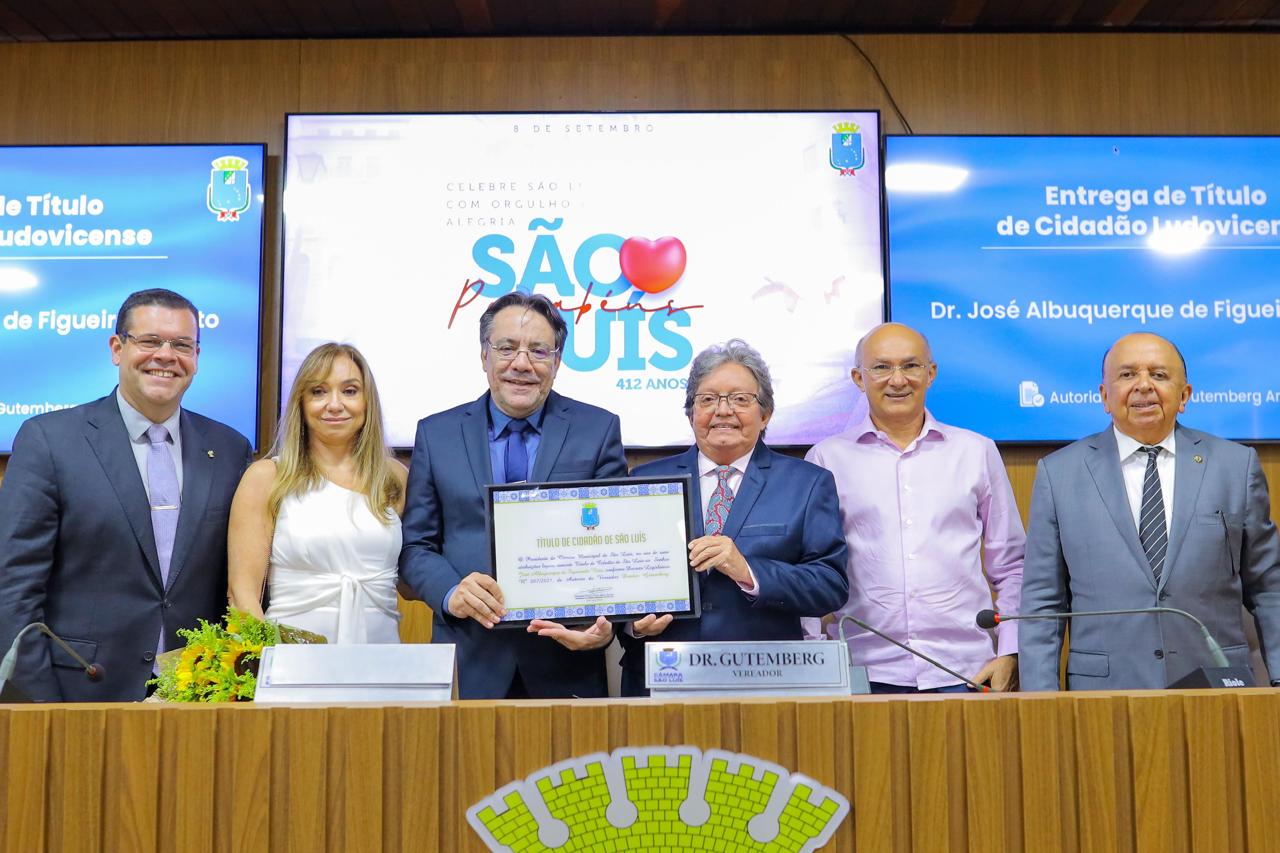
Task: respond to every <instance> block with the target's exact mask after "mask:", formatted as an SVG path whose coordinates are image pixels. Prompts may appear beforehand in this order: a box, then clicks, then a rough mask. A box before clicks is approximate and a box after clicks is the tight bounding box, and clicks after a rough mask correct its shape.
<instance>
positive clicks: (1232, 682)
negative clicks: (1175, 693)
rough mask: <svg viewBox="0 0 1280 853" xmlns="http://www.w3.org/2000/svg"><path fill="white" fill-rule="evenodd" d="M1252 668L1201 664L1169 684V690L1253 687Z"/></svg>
mask: <svg viewBox="0 0 1280 853" xmlns="http://www.w3.org/2000/svg"><path fill="white" fill-rule="evenodd" d="M1253 686H1254V683H1253V670H1251V669H1249V667H1247V666H1201V667H1196V668H1195V669H1193V670H1191V672H1188V673H1187V674H1186V675H1184V676H1182V678H1179V679H1178V680H1177V681H1175V682H1173V683H1172V684H1170V685H1169V689H1170V690H1201V689H1205V688H1215V689H1221V688H1223V687H1228V688H1230V687H1253Z"/></svg>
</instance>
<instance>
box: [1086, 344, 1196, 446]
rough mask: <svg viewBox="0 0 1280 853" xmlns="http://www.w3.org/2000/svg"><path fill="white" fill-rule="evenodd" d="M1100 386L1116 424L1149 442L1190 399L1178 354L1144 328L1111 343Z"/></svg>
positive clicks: (1160, 436)
mask: <svg viewBox="0 0 1280 853" xmlns="http://www.w3.org/2000/svg"><path fill="white" fill-rule="evenodd" d="M1099 390H1100V391H1101V392H1102V408H1103V409H1105V410H1106V412H1107V414H1109V415H1111V421H1112V423H1114V424H1115V427H1116V429H1118V430H1120V432H1122V433H1124V434H1125V435H1127V436H1129V437H1130V438H1132V439H1134V440H1135V441H1138V442H1140V443H1142V444H1148V445H1150V444H1157V443H1159V442H1161V441H1163V440H1164V439H1165V438H1166V437H1167V436H1168V435H1169V433H1170V432H1172V431H1173V428H1174V425H1175V424H1176V423H1177V419H1178V415H1179V414H1181V413H1182V412H1183V411H1185V410H1186V405H1187V401H1188V400H1189V399H1191V386H1190V385H1188V384H1187V368H1186V363H1185V362H1184V361H1183V360H1182V353H1180V352H1178V348H1177V347H1175V346H1174V345H1173V343H1172V342H1171V341H1168V340H1166V339H1165V338H1162V337H1160V336H1159V335H1153V334H1150V333H1148V332H1138V333H1136V334H1132V335H1125V336H1124V337H1123V338H1121V339H1120V340H1118V341H1116V342H1115V343H1114V344H1112V345H1111V349H1109V350H1107V354H1106V356H1105V357H1104V358H1103V360H1102V385H1101V386H1100V387H1099Z"/></svg>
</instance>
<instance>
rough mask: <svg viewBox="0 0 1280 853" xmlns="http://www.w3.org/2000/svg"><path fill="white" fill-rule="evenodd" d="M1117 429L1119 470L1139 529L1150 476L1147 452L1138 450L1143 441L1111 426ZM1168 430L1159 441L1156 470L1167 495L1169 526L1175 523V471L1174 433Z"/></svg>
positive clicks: (1161, 492) (1162, 488)
mask: <svg viewBox="0 0 1280 853" xmlns="http://www.w3.org/2000/svg"><path fill="white" fill-rule="evenodd" d="M1112 429H1114V430H1115V433H1116V448H1117V449H1118V450H1119V451H1120V473H1121V474H1123V475H1124V491H1125V495H1126V496H1128V498H1129V511H1130V512H1131V513H1133V528H1134V530H1137V529H1138V521H1139V519H1140V518H1141V515H1140V513H1141V512H1142V483H1143V481H1144V480H1145V479H1146V476H1147V454H1145V453H1142V452H1140V451H1139V450H1138V448H1139V447H1144V446H1146V445H1143V443H1142V442H1140V441H1138V440H1137V439H1135V438H1130V437H1129V436H1127V435H1125V434H1124V433H1122V432H1121V431H1120V430H1119V429H1116V428H1115V427H1112ZM1176 431H1177V428H1176V427H1175V428H1174V429H1172V430H1170V431H1169V434H1168V435H1166V436H1165V437H1164V441H1161V442H1159V443H1158V446H1159V447H1160V448H1161V449H1160V453H1159V454H1158V455H1157V456H1156V473H1157V474H1159V475H1160V496H1161V497H1162V498H1163V499H1164V525H1165V529H1166V530H1168V529H1170V528H1171V527H1173V472H1174V453H1175V448H1174V433H1175V432H1176Z"/></svg>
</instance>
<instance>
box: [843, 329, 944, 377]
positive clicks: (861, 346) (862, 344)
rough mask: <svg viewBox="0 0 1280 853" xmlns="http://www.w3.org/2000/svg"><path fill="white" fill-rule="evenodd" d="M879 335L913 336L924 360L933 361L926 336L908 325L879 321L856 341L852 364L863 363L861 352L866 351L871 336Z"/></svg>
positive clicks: (859, 364)
mask: <svg viewBox="0 0 1280 853" xmlns="http://www.w3.org/2000/svg"><path fill="white" fill-rule="evenodd" d="M881 335H890V336H896V335H906V336H907V337H910V338H913V339H914V341H915V343H916V346H917V348H918V349H919V350H920V352H921V353H922V358H923V359H924V360H925V361H933V351H932V350H931V349H930V347H929V340H928V338H926V337H925V336H924V335H922V334H920V333H919V332H917V331H916V330H915V329H913V328H911V327H910V326H907V325H904V324H902V323H881V324H880V325H879V326H874V327H872V329H871V331H869V332H867V333H866V334H865V335H863V336H862V339H861V340H859V341H858V346H857V347H856V348H855V349H854V351H853V363H854V364H856V365H858V366H859V367H861V366H862V364H863V361H862V356H863V353H864V352H866V348H867V344H868V342H870V341H871V340H872V339H873V338H878V337H880V336H881Z"/></svg>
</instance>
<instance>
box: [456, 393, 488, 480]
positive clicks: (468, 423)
mask: <svg viewBox="0 0 1280 853" xmlns="http://www.w3.org/2000/svg"><path fill="white" fill-rule="evenodd" d="M488 408H489V394H488V392H486V393H484V394H483V395H481V397H480V399H479V400H476V401H475V402H474V403H472V404H471V405H470V406H467V408H465V409H464V410H463V411H462V423H461V425H460V428H461V430H462V447H463V449H464V450H466V453H467V463H468V464H469V465H470V466H471V474H472V476H473V477H475V478H476V489H477V490H478V491H479V493H480V494H481V495H484V494H485V486H488V485H490V484H491V483H494V482H496V481H495V480H494V478H493V471H492V470H491V469H492V468H493V463H492V461H491V460H490V459H489V414H488Z"/></svg>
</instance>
